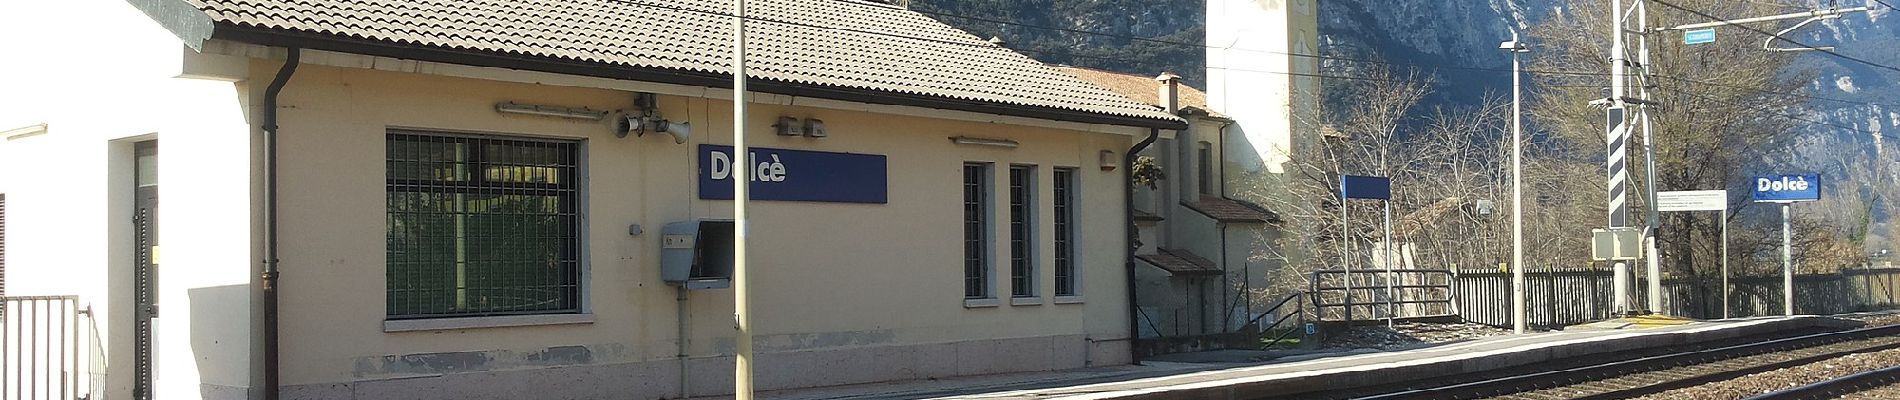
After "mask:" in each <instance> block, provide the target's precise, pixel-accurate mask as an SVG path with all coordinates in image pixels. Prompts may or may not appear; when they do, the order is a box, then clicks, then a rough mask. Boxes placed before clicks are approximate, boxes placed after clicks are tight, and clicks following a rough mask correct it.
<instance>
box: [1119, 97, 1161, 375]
mask: <svg viewBox="0 0 1900 400" xmlns="http://www.w3.org/2000/svg"><path fill="white" fill-rule="evenodd" d="M1159 139H1161V129H1159V128H1148V138H1146V139H1142V140H1141V142H1138V143H1135V145H1134V146H1133V147H1129V148H1128V152H1127V153H1123V160H1122V184H1123V185H1122V190H1123V193H1122V201H1123V204H1122V222H1123V224H1122V229H1123V231H1122V233H1123V235H1122V237H1123V238H1126V239H1127V240H1128V246H1127V253H1126V254H1123V258H1122V260H1123V261H1124V262H1125V263H1126V264H1125V265H1124V266H1125V267H1126V269H1127V271H1126V272H1127V276H1125V277H1124V278H1126V279H1127V280H1128V356H1129V357H1130V359H1131V360H1133V362H1134V363H1135V364H1141V344H1140V342H1141V340H1140V339H1141V325H1137V324H1138V323H1139V321H1141V308H1140V307H1139V306H1137V304H1139V303H1137V302H1136V301H1135V246H1136V244H1135V242H1136V239H1135V237H1136V232H1137V231H1136V228H1135V172H1134V171H1135V159H1136V158H1138V157H1140V155H1139V154H1140V153H1141V151H1142V150H1146V149H1147V148H1148V146H1149V145H1152V144H1154V143H1155V140H1159Z"/></svg>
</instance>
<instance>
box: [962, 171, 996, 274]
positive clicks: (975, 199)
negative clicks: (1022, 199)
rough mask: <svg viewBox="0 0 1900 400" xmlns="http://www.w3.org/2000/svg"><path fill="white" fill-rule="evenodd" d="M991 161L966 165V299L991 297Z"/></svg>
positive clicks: (964, 217) (964, 234)
mask: <svg viewBox="0 0 1900 400" xmlns="http://www.w3.org/2000/svg"><path fill="white" fill-rule="evenodd" d="M989 175H990V166H989V164H982V163H965V164H963V298H966V299H984V298H989V297H990V261H989V239H990V233H989V230H990V228H989V225H990V224H989V209H990V191H989Z"/></svg>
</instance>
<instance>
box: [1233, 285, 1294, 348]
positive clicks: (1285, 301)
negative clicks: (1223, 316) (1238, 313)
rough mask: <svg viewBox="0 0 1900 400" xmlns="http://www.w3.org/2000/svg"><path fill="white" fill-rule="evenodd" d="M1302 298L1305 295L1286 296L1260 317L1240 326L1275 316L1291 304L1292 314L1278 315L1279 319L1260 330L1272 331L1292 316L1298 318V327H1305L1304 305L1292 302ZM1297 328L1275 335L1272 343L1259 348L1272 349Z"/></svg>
mask: <svg viewBox="0 0 1900 400" xmlns="http://www.w3.org/2000/svg"><path fill="white" fill-rule="evenodd" d="M1304 296H1306V293H1294V294H1292V295H1289V296H1287V297H1286V298H1284V299H1280V302H1279V303H1274V305H1273V307H1268V308H1267V311H1266V312H1263V313H1260V315H1258V316H1255V317H1253V319H1249V320H1247V323H1246V324H1242V325H1243V326H1245V325H1252V324H1254V323H1257V322H1260V319H1261V318H1263V317H1266V316H1268V315H1274V314H1277V313H1278V311H1279V310H1280V308H1281V307H1286V305H1287V304H1289V303H1291V304H1293V307H1294V310H1293V312H1292V313H1288V314H1280V318H1278V319H1275V320H1274V321H1273V324H1271V325H1267V326H1266V327H1264V328H1261V329H1262V330H1266V331H1272V330H1273V329H1274V328H1278V327H1280V324H1282V323H1285V322H1286V320H1287V319H1288V318H1292V317H1294V316H1299V317H1300V323H1299V325H1298V326H1305V325H1306V303H1305V302H1301V301H1294V300H1298V299H1300V297H1304ZM1298 326H1296V327H1295V328H1294V329H1288V330H1286V332H1281V333H1280V334H1279V335H1276V336H1274V337H1273V341H1272V342H1268V343H1267V344H1265V345H1262V346H1261V347H1262V348H1270V347H1273V346H1274V345H1277V344H1280V342H1281V341H1283V340H1286V338H1287V337H1288V336H1291V335H1292V334H1293V332H1295V331H1296V330H1297V329H1298Z"/></svg>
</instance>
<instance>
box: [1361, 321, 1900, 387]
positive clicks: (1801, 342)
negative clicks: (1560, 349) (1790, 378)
mask: <svg viewBox="0 0 1900 400" xmlns="http://www.w3.org/2000/svg"><path fill="white" fill-rule="evenodd" d="M1895 348H1900V325H1896V326H1881V327H1871V328H1861V329H1854V330H1848V331H1841V332H1829V333H1819V334H1811V335H1803V336H1795V337H1790V338H1784V339H1775V340H1768V341H1763V342H1758V343H1748V344H1740V345H1733V346H1725V347H1718V348H1711V349H1705V350H1695V351H1685V352H1677V353H1670V354H1663V355H1657V356H1651V357H1643V358H1637V359H1632V360H1627V361H1618V362H1611V363H1604V364H1598V365H1589V366H1582V367H1576V368H1564V369H1556V370H1548V371H1540V372H1532V373H1525V374H1517V375H1510V376H1504V377H1498V378H1492V379H1485V380H1480V381H1475V382H1465V383H1457V384H1450V385H1443V386H1436V387H1425V388H1415V389H1410V390H1404V391H1397V392H1391V393H1385V394H1378V395H1371V396H1364V397H1357V398H1359V399H1367V400H1372V399H1379V400H1396V399H1537V400H1546V399H1623V398H1631V397H1638V396H1643V395H1648V394H1654V393H1660V392H1664V391H1668V390H1672V389H1677V388H1683V387H1689V386H1695V385H1700V384H1706V383H1711V382H1719V381H1724V380H1728V379H1733V378H1736V377H1741V376H1745V375H1748V374H1753V373H1758V372H1763V371H1769V370H1775V369H1781V368H1786V367H1790V366H1796V365H1802V364H1808V363H1813V362H1817V361H1822V360H1827V359H1831V358H1834V357H1840V356H1843V355H1847V354H1854V353H1864V352H1874V351H1881V350H1887V349H1895ZM1887 375H1888V376H1891V375H1894V374H1892V373H1889V374H1887ZM1454 381H1455V380H1454ZM1861 385H1862V386H1863V387H1865V386H1867V385H1873V386H1878V384H1864V383H1863V384H1861ZM1775 398H1777V399H1780V398H1808V397H1775Z"/></svg>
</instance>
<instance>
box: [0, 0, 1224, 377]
mask: <svg viewBox="0 0 1900 400" xmlns="http://www.w3.org/2000/svg"><path fill="white" fill-rule="evenodd" d="M23 3H30V4H13V5H8V6H5V8H6V9H7V10H6V12H0V14H6V15H7V16H5V17H0V18H4V20H0V26H7V28H4V29H7V30H6V31H0V32H4V33H8V34H10V35H9V36H10V37H28V36H32V37H39V38H44V40H39V41H32V43H17V44H9V45H8V46H10V47H12V48H11V49H10V50H9V51H8V54H33V55H35V56H34V57H31V58H29V59H26V60H25V61H22V62H20V64H19V68H20V69H18V70H17V71H23V72H21V73H18V74H9V75H7V76H4V77H0V80H3V81H4V83H6V84H7V86H8V87H11V88H20V90H18V91H13V92H11V93H8V94H5V95H4V96H7V97H8V98H9V99H8V100H6V101H7V103H5V105H6V106H7V107H8V110H9V111H8V112H7V113H6V115H0V125H3V126H4V127H5V128H11V127H15V126H27V127H28V128H23V129H14V130H7V131H4V132H6V134H7V137H5V138H4V140H0V196H4V197H0V199H3V200H0V201H4V203H0V204H4V207H5V208H4V209H3V210H0V212H3V213H5V214H4V217H0V218H4V219H0V220H3V221H5V222H4V223H5V229H6V231H5V233H4V236H0V238H3V239H0V240H4V242H0V243H5V246H6V247H5V249H4V251H5V252H4V253H0V254H4V257H5V260H4V263H5V264H4V265H5V268H6V270H5V277H4V278H5V282H6V283H5V289H4V290H5V293H3V294H4V295H6V296H27V295H76V296H78V297H77V299H78V303H79V304H80V305H82V306H84V307H86V308H87V311H88V312H87V313H86V314H85V315H83V317H84V318H87V319H89V321H91V322H90V324H91V326H90V327H87V328H86V329H89V330H91V332H95V333H96V336H97V339H96V340H93V341H91V342H89V343H91V344H90V345H89V346H88V347H96V350H95V351H94V352H93V354H94V355H96V356H98V359H99V360H102V361H99V362H98V363H97V365H95V366H93V368H90V369H88V368H80V367H75V368H77V369H78V370H83V371H84V378H83V379H81V380H83V381H86V382H89V383H88V384H89V385H90V386H88V388H89V390H91V391H93V392H95V393H102V394H103V395H104V396H106V397H108V398H130V399H149V398H210V399H236V398H264V397H267V396H266V392H267V391H270V390H277V392H275V393H276V394H281V395H282V396H284V397H285V398H299V399H305V398H307V399H380V398H623V399H655V398H678V397H688V396H709V395H719V394H722V393H730V391H731V388H732V382H731V379H732V378H731V366H732V362H733V361H732V354H733V346H734V341H733V334H734V331H733V329H732V322H731V319H730V315H731V314H732V308H733V305H732V298H731V295H730V292H729V291H724V290H721V289H719V287H720V286H722V285H721V283H720V282H719V280H718V278H719V277H720V271H718V268H717V265H718V264H719V262H718V260H717V258H718V254H719V253H718V251H717V248H718V246H721V245H722V243H721V240H720V238H721V237H729V236H722V235H729V232H730V230H731V229H733V228H732V226H731V225H730V224H726V223H722V222H721V220H724V219H729V218H730V217H731V214H730V213H731V203H730V199H731V197H732V193H731V191H730V189H731V184H730V176H731V174H730V171H731V169H732V168H748V170H751V171H758V172H760V173H758V174H755V175H756V176H758V179H757V181H756V182H755V183H753V185H752V188H753V189H752V190H753V199H754V200H755V201H754V202H753V203H752V207H751V218H752V223H751V225H750V227H749V228H748V231H749V232H748V234H749V236H750V237H752V238H753V239H754V240H753V243H752V247H751V250H750V251H751V254H752V258H751V259H752V262H751V265H752V267H751V268H752V277H753V278H754V279H755V281H754V283H753V284H752V287H753V295H752V296H753V300H752V302H753V304H754V305H753V313H754V317H753V321H754V325H755V329H756V330H755V332H756V334H757V336H756V337H757V339H756V340H757V349H758V351H759V352H760V356H759V365H758V376H757V379H758V386H759V388H761V389H768V390H769V389H781V388H794V387H809V386H822V385H838V384H850V383H863V382H875V381H888V380H899V379H919V378H933V377H945V376H955V375H970V374H984V373H998V372H1012V371H1028V370H1051V369H1062V368H1078V367H1084V366H1092V365H1114V364H1124V363H1127V362H1129V360H1130V359H1131V357H1132V353H1131V351H1130V349H1131V343H1130V342H1131V340H1130V339H1131V338H1130V333H1131V325H1130V318H1129V315H1130V313H1129V304H1128V298H1127V293H1128V292H1129V288H1128V286H1127V280H1126V278H1125V277H1124V276H1125V274H1126V273H1127V269H1126V265H1128V263H1129V260H1128V259H1127V258H1126V257H1125V256H1124V255H1125V254H1126V252H1127V251H1128V250H1129V246H1128V238H1127V236H1125V235H1124V233H1123V226H1124V225H1123V224H1124V221H1125V219H1124V216H1125V214H1124V211H1125V208H1124V205H1123V204H1124V201H1125V197H1124V196H1125V195H1126V194H1125V193H1126V189H1127V186H1126V185H1125V184H1124V180H1123V179H1124V176H1123V173H1124V172H1125V170H1126V167H1125V166H1124V165H1123V160H1124V158H1125V157H1126V154H1127V153H1128V152H1129V151H1130V149H1131V147H1133V146H1135V144H1136V143H1137V142H1138V141H1139V140H1140V139H1142V138H1146V137H1149V136H1150V135H1151V134H1153V133H1155V132H1156V131H1157V130H1179V129H1186V128H1187V122H1186V120H1184V119H1183V118H1181V117H1179V116H1177V115H1175V114H1172V113H1169V112H1167V111H1164V110H1162V109H1160V108H1158V107H1155V106H1153V105H1150V104H1144V103H1143V102H1140V101H1136V100H1132V99H1130V98H1129V97H1128V96H1124V95H1121V94H1117V93H1115V92H1113V91H1111V90H1108V89H1106V88H1103V87H1102V86H1101V85H1097V84H1092V83H1090V82H1087V81H1084V80H1082V79H1079V78H1077V77H1076V76H1074V75H1071V74H1069V73H1065V72H1064V71H1061V70H1059V69H1056V68H1052V67H1049V66H1046V65H1044V64H1042V63H1040V62H1037V61H1036V60H1033V59H1030V58H1029V57H1026V56H1024V55H1022V54H1020V53H1017V52H1015V51H1011V50H1009V49H1006V48H1002V47H998V46H997V45H995V44H992V43H990V42H988V41H985V40H982V39H981V38H978V37H975V36H972V35H970V34H968V33H965V32H962V31H959V30H957V29H954V28H951V27H949V26H947V25H944V24H942V23H939V22H937V21H935V20H933V19H931V18H929V17H927V16H925V15H922V14H919V13H917V12H914V11H910V10H905V9H903V8H900V7H894V6H891V5H888V4H884V3H881V2H874V1H861V0H752V1H750V2H749V3H750V4H752V7H753V8H752V9H751V10H752V11H751V15H749V17H750V18H751V19H750V21H751V22H749V27H748V29H749V30H756V31H749V32H756V34H755V35H753V37H752V39H751V43H750V45H749V46H754V47H750V48H748V49H747V50H748V59H749V63H748V71H749V74H751V75H753V76H754V77H755V78H754V79H753V80H752V81H751V83H749V85H750V87H751V90H752V92H750V93H747V94H746V96H745V98H746V101H747V102H748V104H749V106H748V110H749V111H748V121H747V124H749V125H750V126H748V127H747V129H748V131H750V132H752V134H751V136H749V139H748V142H749V143H750V144H751V145H752V146H754V147H753V149H754V153H753V158H754V159H755V160H758V161H759V162H760V164H759V165H745V166H734V165H732V160H733V159H734V158H733V157H732V155H731V154H729V153H730V147H728V145H729V144H730V140H731V134H732V131H733V129H732V128H733V127H732V126H731V121H732V120H733V116H732V106H731V99H732V98H733V93H732V92H731V90H729V87H730V80H731V77H730V76H729V75H727V74H726V72H725V71H728V70H729V69H730V68H729V65H730V62H731V60H730V58H729V55H730V53H731V48H730V39H729V38H730V37H731V32H732V31H731V29H732V25H731V23H730V20H729V18H728V17H725V16H724V15H725V12H724V11H723V10H724V9H725V8H726V7H728V6H729V4H730V3H728V2H725V1H718V0H692V1H649V0H578V1H538V0H490V1H450V0H424V1H415V0H244V1H237V0H129V1H117V0H70V1H57V2H23ZM79 21H84V22H83V23H81V22H79ZM1197 190H1198V189H1197ZM160 199H163V200H164V201H163V202H162V204H163V206H162V207H161V206H160V204H161V202H160V201H159V200H160ZM723 245H727V246H729V245H730V244H729V243H725V244H723ZM681 260H683V262H684V263H685V264H681V265H686V266H687V267H689V268H687V269H682V270H681V271H686V272H687V275H691V276H692V277H694V278H703V279H693V280H691V281H690V282H687V283H685V284H682V283H681V282H673V281H669V280H668V279H665V277H666V275H667V274H665V273H663V270H666V267H665V266H666V265H669V263H673V262H680V261H681ZM695 265H697V266H699V267H700V268H696V269H695V268H690V267H692V266H695ZM10 315H11V314H10ZM10 317H11V316H10ZM1216 325H1221V326H1225V325H1224V324H1216ZM75 327H77V325H75ZM75 365H77V364H75ZM838 366H848V367H844V368H840V367H838Z"/></svg>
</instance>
